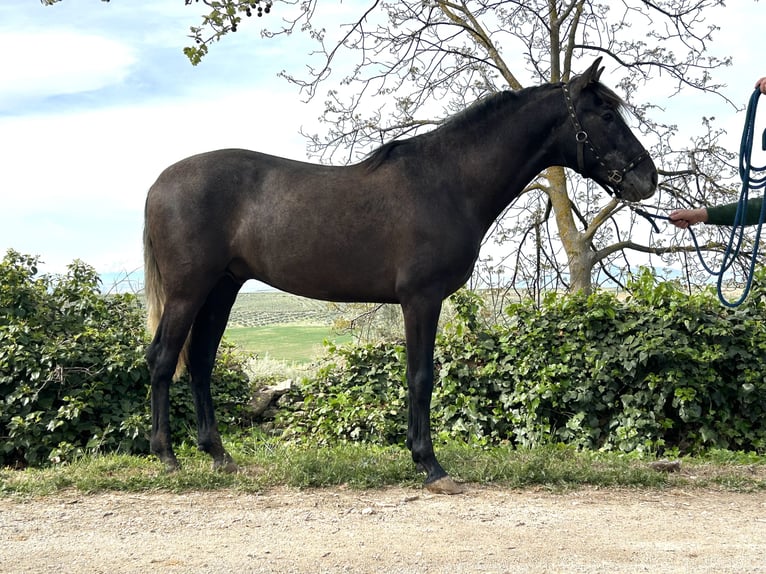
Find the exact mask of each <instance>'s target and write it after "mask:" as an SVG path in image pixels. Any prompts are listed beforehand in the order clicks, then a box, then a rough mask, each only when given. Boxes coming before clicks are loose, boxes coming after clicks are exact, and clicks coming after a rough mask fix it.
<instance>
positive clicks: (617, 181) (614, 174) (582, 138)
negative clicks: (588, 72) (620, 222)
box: [561, 84, 649, 198]
mask: <svg viewBox="0 0 766 574" xmlns="http://www.w3.org/2000/svg"><path fill="white" fill-rule="evenodd" d="M561 89H562V90H563V92H564V100H565V101H566V105H567V110H568V111H569V118H570V119H571V120H572V125H573V126H574V129H575V141H576V142H577V168H578V170H579V171H580V173H581V174H582V175H583V176H584V177H591V176H589V175H588V170H587V169H586V168H585V159H584V156H585V146H586V145H587V146H588V149H589V150H590V153H591V154H592V155H593V157H594V158H595V159H596V161H597V162H598V164H599V165H600V166H601V167H602V168H604V170H605V171H606V172H607V180H608V183H607V184H604V183H601V182H600V181H598V180H596V179H595V178H593V177H591V179H593V180H594V181H595V182H596V183H598V184H599V185H600V186H601V187H603V188H604V189H605V190H606V191H607V192H609V193H610V194H611V195H614V196H615V197H618V198H619V197H621V195H622V194H621V191H622V185H621V184H622V180H623V178H624V177H625V174H626V173H628V172H629V171H630V170H632V169H634V168H635V167H636V166H638V164H640V163H641V162H642V161H644V160H645V159H646V158H647V157H649V152H647V151H646V150H643V151H642V152H641V153H639V154H638V155H637V156H636V157H634V158H633V159H632V160H631V161H630V162H628V164H627V165H626V166H625V167H623V168H622V169H621V170H617V169H609V168H608V167H607V166H606V163H604V160H603V158H602V157H601V154H600V153H599V152H598V148H596V145H595V144H594V143H593V142H591V140H590V137H589V136H588V132H586V131H585V130H584V129H583V127H582V125H581V124H580V120H578V119H577V112H576V111H575V107H574V102H573V101H572V96H571V95H570V94H569V87H568V86H567V84H562V85H561Z"/></svg>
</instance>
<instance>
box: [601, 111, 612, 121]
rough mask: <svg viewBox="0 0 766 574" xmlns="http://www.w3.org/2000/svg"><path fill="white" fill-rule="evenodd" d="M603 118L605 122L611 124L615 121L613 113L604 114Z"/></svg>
mask: <svg viewBox="0 0 766 574" xmlns="http://www.w3.org/2000/svg"><path fill="white" fill-rule="evenodd" d="M601 117H602V118H603V120H604V121H605V122H611V121H612V120H613V119H614V114H613V113H612V112H604V114H603V115H602V116H601Z"/></svg>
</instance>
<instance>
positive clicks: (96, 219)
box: [0, 88, 318, 271]
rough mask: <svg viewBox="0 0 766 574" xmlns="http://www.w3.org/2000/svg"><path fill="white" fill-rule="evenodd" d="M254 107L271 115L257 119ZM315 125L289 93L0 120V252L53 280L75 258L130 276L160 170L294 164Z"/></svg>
mask: <svg viewBox="0 0 766 574" xmlns="http://www.w3.org/2000/svg"><path fill="white" fill-rule="evenodd" d="M260 106H264V107H265V108H266V109H268V108H270V107H271V106H276V107H277V110H278V112H277V113H268V112H264V113H258V111H257V108H258V107H260ZM254 109H255V111H253V110H254ZM317 115H318V112H317V109H316V107H312V106H311V105H307V104H304V103H301V102H300V101H298V100H297V99H296V98H295V95H294V93H292V92H290V91H289V88H286V89H285V90H284V91H280V90H276V89H256V88H251V89H245V90H237V91H226V93H219V94H215V95H213V94H212V93H207V94H206V95H205V97H200V98H189V99H184V100H181V99H178V98H170V99H165V100H159V99H156V100H153V101H152V102H150V103H143V104H135V105H130V106H128V105H124V106H119V107H117V106H115V107H109V108H102V109H97V110H91V111H79V112H67V113H65V114H61V115H53V114H39V115H27V116H24V117H19V118H2V117H0V133H2V134H3V138H0V157H3V158H4V161H3V163H4V166H5V169H3V170H0V189H2V190H3V208H2V209H0V250H1V251H2V252H4V250H5V248H8V247H13V248H14V249H16V250H18V251H22V252H24V253H37V254H40V255H42V257H43V259H44V261H45V262H46V263H47V264H48V265H47V267H46V268H47V269H49V270H53V271H60V270H62V269H63V267H64V266H65V265H66V264H67V263H69V262H71V261H72V259H74V258H76V257H79V258H82V259H84V260H85V261H87V262H88V263H91V264H93V265H95V266H96V268H97V269H98V270H99V271H120V270H126V269H127V270H132V269H135V268H137V267H139V266H140V265H141V257H142V256H141V253H142V247H141V230H142V228H143V206H144V199H145V197H146V192H147V190H148V189H149V186H151V184H152V183H153V182H154V180H155V179H156V178H157V176H158V175H159V173H160V172H161V171H162V170H163V169H164V168H165V167H167V166H169V165H170V164H172V163H174V162H176V161H178V160H180V159H182V158H184V157H187V156H189V155H192V154H195V153H199V152H203V151H208V150H212V149H217V148H224V147H244V148H249V149H254V150H257V151H262V152H265V153H270V154H273V155H282V156H287V157H292V158H294V159H303V158H304V157H305V156H304V154H303V153H302V150H303V149H305V141H304V139H303V137H302V136H300V135H299V134H298V130H299V129H300V128H301V127H305V128H307V129H308V130H309V131H311V130H312V129H314V128H315V126H314V125H307V124H306V123H305V122H306V118H307V116H308V117H316V116H317ZM1 254H2V253H0V255H1Z"/></svg>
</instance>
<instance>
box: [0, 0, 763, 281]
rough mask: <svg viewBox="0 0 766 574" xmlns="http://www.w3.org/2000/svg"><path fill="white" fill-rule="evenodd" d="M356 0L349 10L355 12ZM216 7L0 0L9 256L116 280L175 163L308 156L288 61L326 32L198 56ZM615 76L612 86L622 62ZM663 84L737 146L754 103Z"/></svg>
mask: <svg viewBox="0 0 766 574" xmlns="http://www.w3.org/2000/svg"><path fill="white" fill-rule="evenodd" d="M729 4H730V6H728V7H727V8H726V9H725V10H721V11H719V12H718V13H717V14H715V15H713V16H714V18H713V21H715V23H716V24H717V25H719V26H721V27H722V30H721V32H719V33H718V34H717V35H716V39H715V41H714V43H713V44H712V45H711V46H710V47H709V49H710V50H711V51H712V52H714V53H716V54H718V55H731V56H733V57H734V65H733V66H732V67H731V68H729V69H727V70H724V71H723V72H722V73H721V74H720V75H719V76H716V79H722V80H723V81H725V82H726V83H727V84H728V87H727V88H726V93H727V95H728V96H729V97H730V98H731V99H732V100H734V101H735V102H739V103H741V104H742V105H744V104H745V103H746V102H747V99H748V98H749V96H750V94H751V93H752V89H753V85H754V83H755V80H756V79H757V78H758V77H760V76H764V75H766V61H764V58H763V55H764V48H763V42H762V38H763V22H766V2H755V1H752V0H732V1H731V2H730V3H729ZM353 5H354V2H353V1H352V2H345V3H343V4H342V8H338V11H339V12H343V11H344V10H345V11H351V13H354V12H353ZM336 6H341V5H336ZM202 8H203V5H202V4H199V5H195V4H192V5H191V6H185V5H184V1H183V0H112V1H111V2H110V3H108V4H107V3H103V2H101V1H99V0H63V1H62V2H60V3H58V4H56V5H54V6H51V7H43V6H42V5H41V4H40V3H39V2H38V1H37V0H2V2H1V3H0V46H2V52H0V253H2V254H4V253H5V251H6V249H8V248H13V249H15V250H16V251H20V252H22V253H27V254H33V255H39V256H40V258H41V260H42V261H43V263H44V265H43V270H44V271H46V272H52V273H58V272H62V271H64V269H65V267H66V265H67V264H68V263H71V262H72V261H73V260H74V259H82V260H83V261H85V262H86V263H89V264H90V265H93V266H94V267H95V268H96V270H97V271H99V272H100V273H102V274H103V275H104V277H105V278H106V277H109V278H113V277H114V276H115V274H116V275H117V276H121V275H122V276H124V275H125V274H133V273H140V269H141V266H142V245H141V233H142V229H143V204H144V199H145V197H146V192H147V190H148V189H149V187H150V186H151V184H152V183H153V182H154V180H155V179H156V178H157V176H158V175H159V173H160V172H161V171H162V170H163V169H164V168H165V167H167V166H168V165H170V164H172V163H174V162H175V161H177V160H179V159H182V158H184V157H186V156H189V155H192V154H194V153H198V152H202V151H208V150H212V149H217V148H223V147H245V148H249V149H254V150H259V151H264V152H267V153H272V154H276V155H282V156H285V157H290V158H295V159H306V141H305V139H304V138H303V136H301V135H300V133H299V131H300V130H301V129H302V128H303V129H305V130H306V131H309V132H315V131H317V130H318V129H319V126H318V122H317V117H318V116H319V114H320V112H321V109H320V106H321V100H322V98H321V92H320V97H318V98H317V99H316V101H313V102H308V103H306V102H304V96H302V95H301V94H300V93H299V92H298V90H297V89H296V88H295V87H294V86H291V85H289V84H288V83H287V82H286V81H285V80H283V79H281V78H279V77H278V72H279V71H280V70H282V69H286V70H288V71H291V72H296V71H299V70H300V69H302V68H303V67H304V66H305V65H306V64H307V62H308V61H309V53H310V51H311V50H312V49H313V45H312V44H310V43H309V42H308V41H307V40H306V38H305V37H302V36H301V35H300V34H295V35H293V36H290V37H285V38H281V39H277V40H275V39H268V40H266V39H262V38H261V37H260V29H261V28H262V27H263V25H264V24H268V21H266V18H273V17H275V15H274V12H272V14H271V15H269V16H268V17H265V18H264V19H263V21H256V20H257V19H256V18H255V17H253V19H252V21H246V22H245V25H242V26H241V27H240V29H239V31H238V32H237V33H236V34H229V35H228V36H227V37H225V38H224V39H223V40H222V41H221V42H220V43H218V44H214V45H213V46H212V47H211V50H210V53H209V54H208V56H207V57H206V58H205V59H204V60H203V62H202V63H201V64H200V65H199V66H196V67H194V66H192V65H191V64H190V63H189V61H188V59H187V58H186V57H185V56H184V55H183V52H182V48H183V47H184V46H186V45H188V44H189V43H190V40H189V39H188V37H187V35H188V33H189V27H190V26H193V25H198V24H199V22H200V14H201V13H202V12H203V10H202ZM339 17H340V18H343V21H347V20H348V19H349V18H348V17H343V16H339ZM588 63H589V62H588ZM586 66H587V63H584V64H583V68H584V67H586ZM602 80H604V81H605V82H606V83H607V84H609V80H608V71H607V72H606V73H605V75H604V77H602ZM327 87H328V88H329V87H331V85H330V84H327ZM649 88H651V86H649ZM657 97H658V98H666V99H660V100H659V101H661V102H663V103H665V102H666V103H667V106H666V112H665V113H666V114H668V115H669V117H673V118H674V119H678V120H681V121H682V122H683V121H686V122H688V126H689V128H688V129H689V130H690V135H691V131H693V130H695V129H697V128H698V127H699V123H700V122H699V118H700V116H701V115H703V114H704V115H716V116H717V117H718V118H719V120H720V121H722V123H723V124H725V125H730V126H731V129H730V140H731V149H732V150H733V151H736V150H737V149H738V146H739V137H740V134H741V125H742V122H743V121H744V116H743V114H741V113H740V114H736V113H735V112H734V111H733V110H732V109H731V108H729V107H728V106H725V105H722V104H721V103H720V102H719V101H717V100H715V99H714V98H710V97H707V98H703V97H701V96H695V95H683V96H681V97H676V98H673V99H667V96H666V95H664V94H663V93H662V92H661V91H660V92H658V95H657ZM764 107H766V104H764ZM665 119H667V118H665ZM110 280H111V279H110ZM107 283H108V280H106V279H105V287H106V288H109V285H107Z"/></svg>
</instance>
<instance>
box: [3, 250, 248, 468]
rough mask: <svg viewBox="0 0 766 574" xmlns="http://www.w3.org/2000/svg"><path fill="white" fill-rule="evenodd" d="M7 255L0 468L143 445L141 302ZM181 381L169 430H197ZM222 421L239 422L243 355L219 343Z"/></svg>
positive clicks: (145, 403)
mask: <svg viewBox="0 0 766 574" xmlns="http://www.w3.org/2000/svg"><path fill="white" fill-rule="evenodd" d="M37 267H38V259H37V258H36V257H30V256H26V255H21V254H19V253H17V252H15V251H12V250H11V251H8V253H7V254H6V256H5V258H4V259H3V260H2V262H0V465H9V464H15V465H22V466H23V465H29V464H32V465H37V464H44V463H46V462H48V461H66V460H71V459H72V458H73V457H75V456H78V455H80V454H82V453H96V452H114V451H120V452H128V453H143V452H147V450H148V433H149V428H150V415H149V410H150V407H149V374H148V370H147V367H146V363H145V361H144V350H145V347H146V344H147V342H148V341H147V335H146V331H145V328H144V311H143V309H142V307H141V302H140V300H139V299H138V298H137V297H136V296H134V295H132V294H117V295H108V296H105V295H102V294H101V293H100V291H99V278H98V275H97V274H96V272H95V271H94V270H93V269H92V268H91V267H89V266H88V265H86V264H85V263H83V262H81V261H75V262H74V263H72V264H71V265H70V266H69V267H68V271H67V273H66V274H64V275H63V276H60V277H52V276H48V275H38V269H37ZM184 387H185V385H182V384H175V385H173V388H172V395H171V396H172V399H171V400H172V404H173V410H172V412H171V420H172V421H173V423H174V429H175V436H176V439H178V438H181V437H183V438H186V437H187V436H188V428H189V427H196V423H195V420H196V419H195V416H194V414H193V407H191V398H190V397H189V395H190V393H189V392H188V389H186V388H184ZM212 387H213V393H214V399H215V400H217V401H218V407H219V408H218V411H217V412H218V415H219V419H220V421H221V423H222V426H223V427H224V428H226V427H227V426H229V425H234V424H239V423H241V422H242V421H243V419H244V418H245V415H244V408H245V405H246V403H247V400H248V398H249V385H248V380H247V376H246V374H245V372H244V369H243V363H242V360H241V359H240V358H239V357H238V356H237V355H236V354H234V353H233V352H232V349H231V347H227V346H224V347H223V348H222V352H221V354H220V355H219V361H218V363H217V365H216V370H215V373H214V381H213V385H212Z"/></svg>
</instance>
